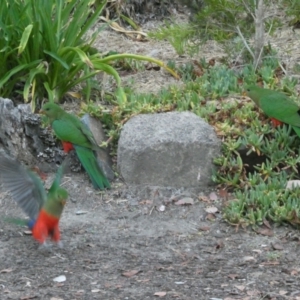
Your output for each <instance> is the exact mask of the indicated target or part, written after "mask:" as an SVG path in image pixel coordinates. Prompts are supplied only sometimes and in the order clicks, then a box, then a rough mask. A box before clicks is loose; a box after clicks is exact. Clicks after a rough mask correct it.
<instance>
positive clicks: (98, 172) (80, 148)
mask: <svg viewBox="0 0 300 300" xmlns="http://www.w3.org/2000/svg"><path fill="white" fill-rule="evenodd" d="M40 113H42V114H44V115H46V116H47V117H48V118H49V120H50V122H51V125H52V128H53V130H54V132H55V134H56V136H57V137H58V139H60V140H61V141H62V143H63V147H64V151H65V152H69V151H70V150H72V149H74V148H75V151H76V154H77V156H78V158H79V160H80V162H81V164H82V165H83V167H84V169H85V170H86V172H87V173H88V175H89V176H90V179H91V181H92V183H93V186H94V188H95V189H100V190H102V189H104V188H110V183H109V181H108V179H107V178H106V176H105V174H104V172H103V170H102V168H101V166H100V165H99V163H98V161H97V157H96V153H95V151H97V150H98V149H99V146H98V145H97V143H96V141H95V138H94V136H93V134H92V132H91V131H90V130H89V128H88V127H87V126H86V125H85V124H83V123H82V122H81V121H80V119H79V118H77V117H76V116H74V115H72V114H69V113H67V112H65V111H64V110H63V109H62V108H61V107H59V106H58V105H57V104H55V103H50V102H49V103H46V104H45V105H43V107H42V108H41V111H40Z"/></svg>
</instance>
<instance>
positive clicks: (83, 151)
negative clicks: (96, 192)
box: [74, 145, 110, 190]
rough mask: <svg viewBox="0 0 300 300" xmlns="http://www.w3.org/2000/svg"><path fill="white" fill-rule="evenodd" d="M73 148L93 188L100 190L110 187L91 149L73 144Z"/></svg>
mask: <svg viewBox="0 0 300 300" xmlns="http://www.w3.org/2000/svg"><path fill="white" fill-rule="evenodd" d="M74 148H75V150H76V153H77V156H78V158H79V160H80V162H81V164H82V165H83V167H84V169H85V170H86V172H87V173H88V174H89V176H90V178H91V181H92V183H93V186H94V188H95V189H100V190H103V189H105V188H110V183H109V181H108V179H107V178H106V176H105V175H104V172H103V171H102V169H101V166H100V165H99V164H98V162H97V158H96V157H95V154H94V152H93V150H91V149H89V148H85V147H81V146H77V145H74Z"/></svg>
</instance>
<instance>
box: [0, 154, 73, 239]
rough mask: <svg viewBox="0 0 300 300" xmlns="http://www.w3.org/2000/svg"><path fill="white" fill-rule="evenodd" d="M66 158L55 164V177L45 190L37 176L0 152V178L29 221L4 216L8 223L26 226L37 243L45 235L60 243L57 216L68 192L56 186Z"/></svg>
mask: <svg viewBox="0 0 300 300" xmlns="http://www.w3.org/2000/svg"><path fill="white" fill-rule="evenodd" d="M66 164H67V163H66V160H65V161H64V162H63V164H62V165H61V166H60V167H59V169H58V171H57V173H56V176H55V179H54V181H53V183H52V185H51V187H50V189H49V191H48V194H47V193H46V191H45V189H44V187H43V183H42V181H41V180H40V178H39V177H38V176H37V175H36V174H35V173H34V172H32V171H30V170H29V169H27V168H25V167H23V166H22V165H21V164H20V163H19V162H18V161H16V160H12V159H10V158H7V157H6V156H4V155H3V154H1V155H0V170H1V174H0V180H1V183H2V185H3V187H4V188H5V189H6V190H8V191H9V192H10V194H11V196H12V198H13V199H14V200H15V201H16V202H17V203H18V205H19V206H20V207H21V208H22V209H23V211H24V212H25V213H26V214H27V215H28V217H29V218H30V219H29V220H19V219H7V221H10V222H12V223H16V224H20V225H27V226H28V227H29V228H30V229H31V231H32V235H33V237H34V238H35V239H36V240H37V241H38V242H39V243H41V244H44V243H45V242H46V239H47V238H48V236H50V237H51V239H52V240H53V241H55V242H57V243H59V242H60V231H59V227H58V223H59V219H60V217H61V214H62V212H63V208H64V205H65V203H66V200H67V198H68V192H67V191H66V190H65V189H64V188H61V187H60V181H61V178H62V176H63V173H64V170H65V168H66Z"/></svg>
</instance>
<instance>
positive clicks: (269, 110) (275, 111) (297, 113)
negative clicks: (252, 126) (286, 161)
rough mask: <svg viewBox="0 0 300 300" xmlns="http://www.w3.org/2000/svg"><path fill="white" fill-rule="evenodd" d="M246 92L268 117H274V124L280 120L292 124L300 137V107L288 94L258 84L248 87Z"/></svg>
mask: <svg viewBox="0 0 300 300" xmlns="http://www.w3.org/2000/svg"><path fill="white" fill-rule="evenodd" d="M246 93H247V95H248V96H249V97H250V98H251V99H252V100H253V101H254V102H255V103H256V105H257V106H258V107H260V108H261V109H262V111H263V112H264V113H265V114H266V115H267V116H268V117H270V118H272V119H273V124H276V121H277V122H278V121H279V122H282V123H285V124H288V125H291V126H292V128H293V129H294V131H295V132H296V134H297V135H298V136H299V137H300V107H299V106H298V105H297V104H296V103H295V102H294V101H293V100H291V99H290V98H289V97H288V96H287V95H285V94H283V93H281V92H278V91H273V90H269V89H264V88H261V87H258V86H249V87H247V88H246ZM274 119H275V120H276V121H275V122H274ZM276 125H277V124H276Z"/></svg>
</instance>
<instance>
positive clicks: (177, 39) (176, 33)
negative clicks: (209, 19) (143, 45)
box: [148, 21, 199, 55]
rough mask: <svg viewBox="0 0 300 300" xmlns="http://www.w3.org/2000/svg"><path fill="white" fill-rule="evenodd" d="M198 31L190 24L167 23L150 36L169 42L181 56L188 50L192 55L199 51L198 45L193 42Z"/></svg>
mask: <svg viewBox="0 0 300 300" xmlns="http://www.w3.org/2000/svg"><path fill="white" fill-rule="evenodd" d="M196 30H197V29H196V26H191V25H190V24H186V23H181V24H175V22H174V21H173V22H172V23H170V22H167V21H165V24H164V25H163V26H161V27H159V28H158V29H157V30H156V31H153V32H150V33H149V34H148V36H149V37H150V38H155V39H158V40H167V41H168V42H169V43H170V44H171V45H172V46H173V47H174V49H175V51H176V52H177V54H179V55H182V54H184V53H185V51H186V50H187V51H188V53H189V54H190V55H192V54H193V53H195V52H196V51H197V50H198V49H199V45H198V43H195V42H193V39H195V32H196Z"/></svg>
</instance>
